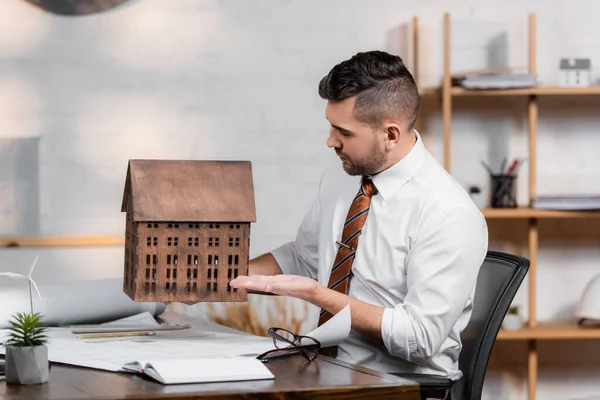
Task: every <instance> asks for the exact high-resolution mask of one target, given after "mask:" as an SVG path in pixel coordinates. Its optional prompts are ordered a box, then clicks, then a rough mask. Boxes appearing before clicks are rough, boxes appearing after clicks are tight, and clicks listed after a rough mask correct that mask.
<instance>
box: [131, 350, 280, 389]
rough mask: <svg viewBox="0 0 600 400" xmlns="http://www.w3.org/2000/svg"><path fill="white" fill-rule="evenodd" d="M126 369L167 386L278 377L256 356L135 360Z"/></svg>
mask: <svg viewBox="0 0 600 400" xmlns="http://www.w3.org/2000/svg"><path fill="white" fill-rule="evenodd" d="M123 370H125V371H129V372H136V373H141V374H144V375H146V376H149V377H151V378H153V379H155V380H157V381H158V382H160V383H162V384H164V385H170V384H178V383H207V382H229V381H252V380H260V379H274V378H275V376H274V375H273V373H272V372H271V371H270V370H269V369H268V368H267V367H266V365H265V364H264V363H263V362H262V361H260V360H257V359H256V358H253V357H226V358H194V359H159V360H152V361H145V362H142V361H132V362H129V363H126V364H125V365H123Z"/></svg>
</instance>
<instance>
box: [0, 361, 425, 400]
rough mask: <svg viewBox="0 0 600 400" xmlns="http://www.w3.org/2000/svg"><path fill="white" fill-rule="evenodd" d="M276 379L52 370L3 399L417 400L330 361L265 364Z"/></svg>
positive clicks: (400, 386)
mask: <svg viewBox="0 0 600 400" xmlns="http://www.w3.org/2000/svg"><path fill="white" fill-rule="evenodd" d="M266 365H267V366H268V367H269V369H270V370H271V371H273V373H274V374H275V380H265V381H245V382H227V383H204V384H184V385H162V384H160V383H156V382H154V381H152V380H150V379H148V378H145V377H142V376H139V375H133V374H128V373H121V372H107V371H100V370H93V369H88V368H79V367H71V366H63V365H53V366H52V368H51V371H50V380H49V382H48V383H45V384H42V385H29V386H19V385H7V384H6V383H5V382H4V381H0V399H2V400H17V399H18V400H24V399H28V400H29V399H39V400H58V399H60V400H72V399H90V400H100V399H102V400H112V399H125V398H126V399H141V398H144V399H153V400H157V399H177V400H191V399H249V398H252V399H278V400H282V399H294V400H297V399H315V400H319V399H333V400H335V399H367V398H377V399H378V400H384V399H394V400H417V399H418V398H419V395H418V385H417V384H415V383H413V382H412V381H409V380H406V379H402V378H398V377H395V376H393V375H387V374H382V373H379V372H377V371H373V370H370V369H365V368H361V367H357V366H352V365H350V364H346V363H343V362H341V361H338V360H335V359H331V358H328V357H324V356H323V357H321V356H319V357H318V358H317V359H316V360H314V361H312V362H307V361H306V360H305V359H304V358H302V357H297V356H292V357H287V358H281V359H278V360H271V361H269V363H267V364H266Z"/></svg>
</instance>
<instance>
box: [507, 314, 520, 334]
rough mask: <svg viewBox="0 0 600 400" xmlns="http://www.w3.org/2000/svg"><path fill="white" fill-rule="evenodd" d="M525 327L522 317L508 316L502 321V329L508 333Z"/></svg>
mask: <svg viewBox="0 0 600 400" xmlns="http://www.w3.org/2000/svg"><path fill="white" fill-rule="evenodd" d="M522 327H523V319H521V316H520V315H515V314H507V315H506V317H504V321H502V328H504V329H505V330H507V331H516V330H518V329H521V328H522Z"/></svg>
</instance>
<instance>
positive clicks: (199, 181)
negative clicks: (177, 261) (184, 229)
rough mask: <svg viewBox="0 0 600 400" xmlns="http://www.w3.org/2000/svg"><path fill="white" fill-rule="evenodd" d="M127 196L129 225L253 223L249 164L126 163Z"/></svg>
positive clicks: (238, 162) (172, 161)
mask: <svg viewBox="0 0 600 400" xmlns="http://www.w3.org/2000/svg"><path fill="white" fill-rule="evenodd" d="M129 197H131V206H132V209H131V210H130V211H131V212H132V217H133V220H134V221H181V222H187V221H196V222H203V221H206V222H217V221H221V222H229V221H232V222H233V221H237V222H254V221H256V210H255V204H254V187H253V181H252V165H251V163H250V162H249V161H203V160H189V161H188V160H129V164H128V166H127V177H126V180H125V190H124V192H123V202H122V205H121V211H123V212H125V211H127V204H128V200H129Z"/></svg>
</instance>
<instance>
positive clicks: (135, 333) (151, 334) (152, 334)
mask: <svg viewBox="0 0 600 400" xmlns="http://www.w3.org/2000/svg"><path fill="white" fill-rule="evenodd" d="M154 335H156V334H155V333H154V332H129V333H104V334H99V335H82V336H80V338H81V339H103V338H115V337H127V336H154Z"/></svg>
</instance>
